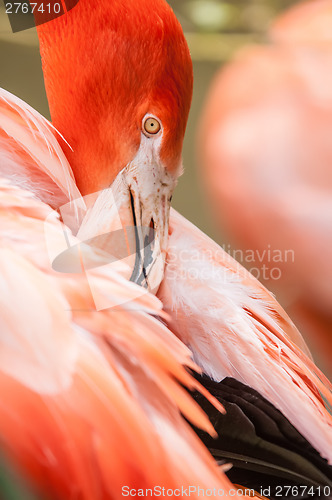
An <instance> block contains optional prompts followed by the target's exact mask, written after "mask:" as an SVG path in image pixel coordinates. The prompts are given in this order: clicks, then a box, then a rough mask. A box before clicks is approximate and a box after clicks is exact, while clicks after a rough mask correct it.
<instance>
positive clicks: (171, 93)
mask: <svg viewBox="0 0 332 500" xmlns="http://www.w3.org/2000/svg"><path fill="white" fill-rule="evenodd" d="M38 32H39V38H40V49H41V55H42V61H43V69H44V76H45V84H46V90H47V95H48V99H49V105H50V110H51V115H52V121H53V124H54V125H55V127H56V128H58V129H59V131H60V132H61V133H62V134H63V136H64V137H65V139H66V140H67V141H68V143H69V144H70V146H71V147H72V148H73V152H72V151H70V150H69V149H67V148H66V146H64V148H65V152H66V154H67V157H68V159H69V161H70V163H71V166H72V168H73V171H74V174H75V177H76V181H77V184H78V186H79V188H80V189H81V191H82V192H83V194H86V193H88V192H93V191H97V190H99V189H102V188H105V187H107V186H109V185H110V184H111V182H112V181H113V180H114V178H115V176H116V175H117V173H118V172H119V170H121V169H122V168H123V167H125V165H126V164H127V163H128V162H129V161H130V160H131V159H132V158H133V156H134V155H135V153H136V151H137V150H138V148H139V144H140V138H141V130H142V119H143V117H144V116H145V115H146V114H147V113H151V114H153V115H155V116H157V117H158V118H159V119H160V120H161V122H162V124H163V141H162V146H161V150H160V156H161V159H162V160H163V162H164V164H165V168H167V169H168V170H169V172H172V170H175V169H176V168H177V167H178V164H179V162H180V157H181V149H182V142H183V137H184V132H185V128H186V123H187V118H188V113H189V108H190V103H191V97H192V81H193V77H192V63H191V59H190V54H189V50H188V47H187V44H186V41H185V38H184V35H183V32H182V29H181V26H180V24H179V23H178V21H177V19H176V17H175V15H174V13H173V12H172V10H171V8H170V7H169V5H168V4H167V3H166V1H164V0H155V1H154V2H151V1H150V0H112V1H110V0H98V1H96V2H89V1H88V0H79V2H78V4H77V6H76V7H74V8H73V9H72V10H71V11H69V12H68V13H66V14H65V15H64V16H62V17H60V18H58V19H56V20H54V21H51V22H49V23H47V24H45V25H41V26H40V27H39V28H38Z"/></svg>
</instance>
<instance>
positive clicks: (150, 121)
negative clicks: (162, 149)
mask: <svg viewBox="0 0 332 500" xmlns="http://www.w3.org/2000/svg"><path fill="white" fill-rule="evenodd" d="M160 130H161V124H160V122H159V121H158V120H157V118H153V117H152V116H150V117H149V118H147V119H146V120H145V121H144V124H143V132H144V133H145V134H146V135H148V136H150V135H156V134H158V132H160Z"/></svg>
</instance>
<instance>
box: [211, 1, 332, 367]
mask: <svg viewBox="0 0 332 500" xmlns="http://www.w3.org/2000/svg"><path fill="white" fill-rule="evenodd" d="M270 36H271V41H272V43H271V44H270V45H269V46H260V47H249V48H247V49H246V50H244V51H243V52H241V53H240V54H239V55H238V56H237V57H236V58H235V60H234V61H233V62H232V63H230V64H229V65H227V66H226V68H224V69H222V71H221V72H220V74H219V76H218V77H217V78H216V81H215V82H214V84H213V86H212V89H211V91H210V93H209V96H208V99H207V103H206V108H205V110H204V113H203V118H202V127H201V150H202V151H201V153H202V160H203V161H202V168H203V170H202V173H203V175H204V177H205V181H206V186H207V190H208V193H209V194H210V197H211V199H212V206H213V210H214V212H213V213H214V215H215V218H216V220H217V221H218V223H219V226H220V227H221V228H223V230H224V231H225V232H226V234H227V235H228V237H229V238H230V239H231V242H232V244H233V246H235V247H237V248H241V249H242V250H244V252H243V260H244V261H246V260H247V263H248V264H247V266H248V267H249V268H254V269H255V272H256V273H257V274H259V276H260V277H261V279H262V280H265V283H266V284H267V285H268V286H269V287H271V288H272V289H273V291H274V292H275V293H277V296H278V297H280V298H282V300H283V304H284V305H285V307H286V310H287V311H288V312H289V313H290V315H291V317H292V318H293V319H294V320H295V322H296V323H297V324H298V325H299V326H300V327H301V330H302V332H304V335H305V338H307V339H308V342H309V345H310V346H311V348H312V349H313V350H314V352H315V354H317V357H318V358H320V359H321V360H322V363H323V365H324V370H325V371H326V372H327V373H328V374H329V375H331V374H332V371H331V370H332V369H331V359H332V333H331V332H332V307H331V301H332V264H331V259H330V254H331V248H332V199H331V191H332V170H331V163H332V140H331V139H332V135H331V126H332V50H331V42H332V2H331V1H330V0H319V1H311V2H306V3H303V4H299V5H298V6H296V7H294V8H292V9H291V10H290V11H288V12H286V13H285V14H284V15H282V16H281V17H280V18H279V19H278V20H277V21H276V22H275V24H274V25H273V26H272V28H271V32H270ZM250 251H252V252H250Z"/></svg>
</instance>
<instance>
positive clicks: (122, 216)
mask: <svg viewBox="0 0 332 500" xmlns="http://www.w3.org/2000/svg"><path fill="white" fill-rule="evenodd" d="M151 179H152V181H151ZM174 187H175V180H174V179H173V178H172V177H171V176H170V175H169V174H167V173H165V169H163V168H161V167H158V165H157V166H155V165H152V162H151V164H150V165H149V164H148V165H145V168H142V167H141V166H140V165H138V164H135V165H134V164H129V165H127V167H125V168H124V169H123V170H122V171H121V172H120V173H119V174H118V175H117V177H116V178H115V180H114V182H113V183H112V185H111V186H110V187H109V188H107V189H104V190H102V191H100V192H99V193H96V194H95V195H91V198H90V195H89V197H85V202H86V205H87V206H88V210H87V213H86V215H85V217H84V220H83V222H82V224H81V226H80V229H79V231H78V235H77V236H78V237H79V239H80V241H82V242H85V244H88V245H89V246H92V247H93V248H94V252H95V253H96V252H97V253H98V259H99V261H98V262H99V264H100V265H106V264H107V265H110V266H111V267H112V268H113V269H114V270H116V272H118V273H120V274H121V275H122V276H124V277H125V278H126V279H129V280H130V281H132V282H134V283H136V284H138V285H140V286H142V287H144V288H146V289H147V290H148V291H149V292H151V293H156V292H157V291H158V288H159V286H160V284H161V282H162V280H163V276H164V266H165V256H166V250H167V242H168V224H169V212H170V202H171V196H172V192H173V189H174Z"/></svg>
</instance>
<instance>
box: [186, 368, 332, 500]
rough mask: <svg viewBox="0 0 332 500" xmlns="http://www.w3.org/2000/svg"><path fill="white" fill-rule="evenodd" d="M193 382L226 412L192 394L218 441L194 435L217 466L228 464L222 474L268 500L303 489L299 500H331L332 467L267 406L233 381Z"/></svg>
mask: <svg viewBox="0 0 332 500" xmlns="http://www.w3.org/2000/svg"><path fill="white" fill-rule="evenodd" d="M197 379H198V380H199V382H200V383H201V384H202V385H204V387H206V388H207V389H208V390H209V392H210V393H211V394H212V395H213V396H215V397H216V399H218V401H220V402H221V403H222V404H223V405H224V407H225V409H226V415H222V414H221V413H220V412H219V411H218V410H216V409H215V408H214V406H212V405H211V404H210V403H209V402H208V401H207V400H206V399H205V398H204V397H203V396H202V395H201V394H199V393H194V398H195V400H196V401H197V402H198V403H199V405H200V406H201V407H202V408H203V410H204V411H205V412H206V413H207V415H208V416H209V418H210V420H211V422H212V424H213V426H214V428H215V430H216V431H217V433H218V438H217V439H213V438H211V436H209V435H208V434H206V433H204V432H203V431H200V430H198V429H195V430H196V432H197V434H198V435H199V437H200V438H201V439H202V441H203V442H204V443H205V445H206V446H207V447H208V448H209V450H210V451H211V453H212V455H213V456H214V457H215V459H216V460H217V461H219V462H223V463H225V462H227V463H231V464H232V465H233V467H232V468H231V470H230V471H229V472H228V473H227V475H228V477H229V478H230V479H231V481H233V482H234V483H236V484H241V485H242V486H246V487H248V488H254V489H255V490H256V491H257V492H258V493H261V492H263V491H264V492H265V493H266V492H268V493H269V495H268V497H269V498H273V499H274V498H276V499H277V498H279V499H280V498H287V496H282V495H283V494H285V492H286V491H287V490H286V489H285V487H286V486H294V487H296V486H302V490H301V492H300V495H299V498H302V499H305V498H311V499H312V498H325V499H326V498H332V467H331V466H329V465H328V463H327V461H326V460H325V459H323V458H322V457H321V455H320V454H319V453H318V451H317V450H315V449H314V447H313V446H312V445H311V444H310V443H309V442H308V441H307V440H306V439H305V438H304V437H303V436H302V435H301V434H300V433H299V432H298V431H297V430H296V429H295V427H294V426H293V425H292V424H291V423H290V422H289V420H287V418H286V417H284V415H283V414H282V413H281V412H280V411H279V410H277V409H276V408H275V407H274V406H273V405H272V404H271V403H270V402H269V401H267V400H266V399H265V398H264V397H263V396H261V394H259V393H258V392H257V391H255V390H253V389H251V388H250V387H248V386H246V385H244V384H242V383H240V382H238V381H237V380H235V379H232V378H225V379H224V380H222V381H221V382H214V381H213V380H211V379H210V378H208V377H207V376H205V375H203V376H197ZM304 487H306V490H304ZM324 487H325V496H324V491H323V490H322V488H324ZM310 488H312V489H310ZM292 491H296V489H294V488H293V490H292ZM278 492H281V494H280V495H278ZM288 498H295V497H294V496H288Z"/></svg>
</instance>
